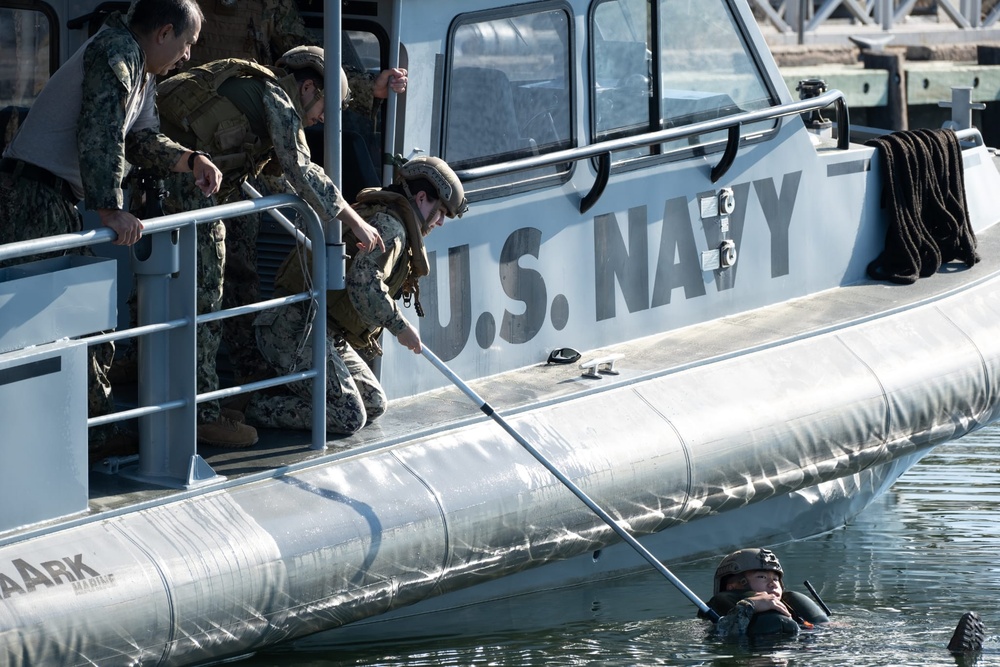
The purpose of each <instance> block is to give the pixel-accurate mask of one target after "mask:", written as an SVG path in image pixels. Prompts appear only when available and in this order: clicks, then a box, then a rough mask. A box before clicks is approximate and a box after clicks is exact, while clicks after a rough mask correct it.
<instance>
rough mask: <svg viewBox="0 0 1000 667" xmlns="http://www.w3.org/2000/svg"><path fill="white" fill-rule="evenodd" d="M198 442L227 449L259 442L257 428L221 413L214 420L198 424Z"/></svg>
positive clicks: (239, 447)
mask: <svg viewBox="0 0 1000 667" xmlns="http://www.w3.org/2000/svg"><path fill="white" fill-rule="evenodd" d="M198 442H199V443H200V444H202V445H213V446H215V447H225V448H227V449H245V448H247V447H253V446H254V445H255V444H257V429H255V428H254V427H253V426H248V425H247V424H243V423H240V422H238V421H236V420H234V419H231V418H229V417H227V416H226V415H219V418H218V419H217V420H216V421H214V422H204V423H201V424H198Z"/></svg>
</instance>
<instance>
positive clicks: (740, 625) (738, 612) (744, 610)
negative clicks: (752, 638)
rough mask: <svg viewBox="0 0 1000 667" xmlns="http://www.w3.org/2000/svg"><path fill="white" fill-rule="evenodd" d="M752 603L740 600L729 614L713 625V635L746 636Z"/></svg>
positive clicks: (752, 608) (752, 609)
mask: <svg viewBox="0 0 1000 667" xmlns="http://www.w3.org/2000/svg"><path fill="white" fill-rule="evenodd" d="M753 615H754V607H753V602H750V601H749V600H740V601H739V602H737V603H736V606H734V607H733V608H732V609H730V610H729V613H728V614H726V615H725V616H723V617H722V618H720V619H719V622H718V623H716V625H715V633H716V634H717V635H719V636H720V637H739V636H742V635H746V634H747V629H748V628H749V627H750V621H752V620H753Z"/></svg>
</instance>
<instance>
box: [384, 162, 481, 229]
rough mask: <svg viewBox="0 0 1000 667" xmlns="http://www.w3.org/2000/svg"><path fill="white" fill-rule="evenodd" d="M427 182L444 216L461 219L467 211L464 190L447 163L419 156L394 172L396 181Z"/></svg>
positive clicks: (467, 204)
mask: <svg viewBox="0 0 1000 667" xmlns="http://www.w3.org/2000/svg"><path fill="white" fill-rule="evenodd" d="M420 178H423V179H425V180H427V181H428V182H429V183H430V184H431V185H432V186H433V187H434V190H435V191H436V192H437V194H438V197H437V198H438V200H439V201H440V202H441V204H442V205H443V206H444V209H445V215H447V216H448V217H449V218H461V217H462V214H463V213H465V212H466V211H467V210H468V209H469V202H468V201H467V200H466V199H465V188H463V187H462V182H461V181H460V180H458V175H457V174H455V172H454V171H453V170H452V168H451V167H449V166H448V163H447V162H445V161H444V160H442V159H441V158H438V157H433V156H430V155H419V156H417V157H415V158H411V159H410V160H407V161H406V162H405V163H403V165H402V166H401V167H399V169H398V171H397V172H396V180H397V181H399V180H403V181H415V180H417V179H420Z"/></svg>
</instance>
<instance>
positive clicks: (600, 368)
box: [580, 354, 625, 380]
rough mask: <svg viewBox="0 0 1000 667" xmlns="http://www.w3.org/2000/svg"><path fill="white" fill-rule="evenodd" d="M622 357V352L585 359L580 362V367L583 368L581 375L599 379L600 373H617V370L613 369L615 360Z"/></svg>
mask: <svg viewBox="0 0 1000 667" xmlns="http://www.w3.org/2000/svg"><path fill="white" fill-rule="evenodd" d="M624 357H625V355H624V354H609V355H607V356H604V357H597V358H596V359H591V360H589V361H585V362H584V363H582V364H580V368H582V369H583V377H585V378H594V379H596V380H600V379H601V375H618V374H619V373H618V371H616V370H615V362H616V361H618V360H619V359H623V358H624Z"/></svg>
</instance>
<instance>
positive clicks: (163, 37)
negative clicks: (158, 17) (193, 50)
mask: <svg viewBox="0 0 1000 667" xmlns="http://www.w3.org/2000/svg"><path fill="white" fill-rule="evenodd" d="M173 36H174V24H173V23H168V24H167V25H162V26H160V27H159V28H157V29H156V43H157V44H165V43H166V41H167V40H168V39H170V38H171V37H173Z"/></svg>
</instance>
